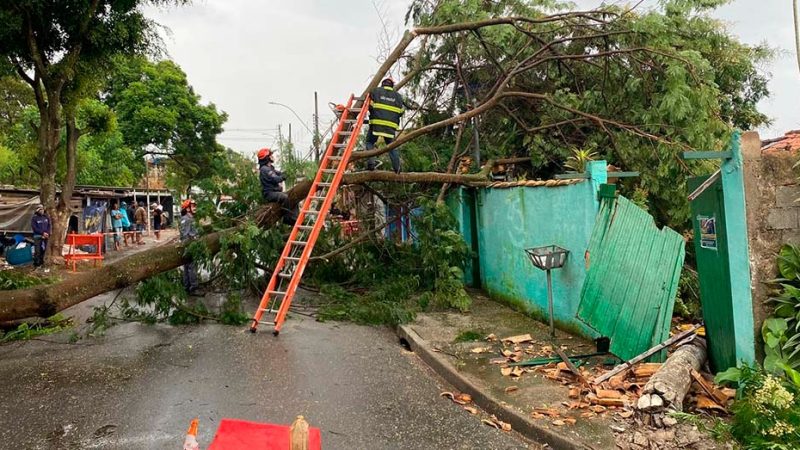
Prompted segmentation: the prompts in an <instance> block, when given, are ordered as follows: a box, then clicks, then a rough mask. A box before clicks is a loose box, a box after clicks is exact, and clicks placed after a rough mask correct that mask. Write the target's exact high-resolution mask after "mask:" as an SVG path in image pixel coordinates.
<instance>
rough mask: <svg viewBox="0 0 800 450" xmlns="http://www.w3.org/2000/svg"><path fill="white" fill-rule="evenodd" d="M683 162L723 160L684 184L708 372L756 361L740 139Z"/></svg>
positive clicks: (687, 156)
mask: <svg viewBox="0 0 800 450" xmlns="http://www.w3.org/2000/svg"><path fill="white" fill-rule="evenodd" d="M684 158H685V159H712V158H713V159H722V163H721V164H720V169H719V170H718V171H717V172H716V173H714V174H713V175H711V176H710V177H696V178H690V179H689V180H688V187H689V191H690V192H691V194H690V195H689V200H690V201H691V209H692V226H693V228H694V249H695V256H696V260H697V273H698V278H699V281H700V298H701V301H702V304H703V320H704V321H705V325H706V336H707V339H708V356H709V359H710V361H711V368H712V369H713V370H715V371H723V370H725V369H727V368H729V367H735V366H736V365H737V364H738V363H741V362H746V363H753V362H754V361H755V336H754V334H755V333H754V326H753V303H752V297H751V286H750V256H749V248H748V239H747V220H746V211H745V196H744V177H743V161H742V154H741V149H740V147H739V135H738V133H734V135H733V138H732V139H731V145H730V147H729V149H728V150H727V151H724V152H687V153H684Z"/></svg>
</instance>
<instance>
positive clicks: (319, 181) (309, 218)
mask: <svg viewBox="0 0 800 450" xmlns="http://www.w3.org/2000/svg"><path fill="white" fill-rule="evenodd" d="M368 110H369V95H366V96H365V98H364V99H361V98H356V97H354V96H352V95H351V96H350V100H348V102H347V106H346V107H345V109H344V110H343V111H342V115H341V117H340V118H339V126H338V127H337V128H336V131H335V132H334V134H333V137H332V138H331V141H330V144H328V148H327V149H326V150H325V155H324V156H323V158H322V160H321V161H320V165H319V170H318V171H317V176H316V177H314V182H313V183H312V184H311V189H310V190H309V191H308V196H307V197H306V199H305V201H304V202H303V206H302V208H301V209H300V212H299V215H298V216H297V222H295V224H294V227H293V228H292V232H291V234H289V240H288V241H286V246H285V247H284V248H283V253H281V257H280V258H279V259H278V262H277V264H276V265H275V271H274V272H273V273H272V278H270V280H269V284H268V285H267V290H266V291H264V295H263V296H262V297H261V303H260V304H259V305H258V309H257V310H256V313H255V315H254V316H253V323H252V324H251V325H250V331H252V332H253V333H255V332H256V329H257V328H258V325H259V324H267V325H272V326H273V327H274V329H273V332H272V334H274V335H275V336H277V335H278V333H280V331H281V326H282V325H283V322H284V321H285V320H286V313H287V312H288V311H289V306H290V305H291V303H292V298H294V294H295V291H296V290H297V287H298V286H299V285H300V279H301V278H302V277H303V271H304V270H305V268H306V264H308V259H309V258H310V257H311V253H312V252H313V251H314V244H315V243H316V242H317V237H318V236H319V233H320V231H321V230H322V227H323V226H324V225H325V218H326V217H327V215H328V211H330V209H331V205H332V204H333V199H334V197H336V191H337V190H338V189H339V183H340V182H341V181H342V176H343V175H344V171H345V168H346V167H347V163H348V161H349V160H350V154H351V153H352V152H353V148H354V147H355V145H356V142H357V141H358V136H359V133H360V132H361V124H362V123H363V121H364V118H365V117H366V115H367V111H368ZM264 314H267V315H268V316H270V317H271V318H272V320H271V321H270V320H262V318H263V316H264ZM273 315H274V316H273Z"/></svg>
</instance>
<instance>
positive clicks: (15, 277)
mask: <svg viewBox="0 0 800 450" xmlns="http://www.w3.org/2000/svg"><path fill="white" fill-rule="evenodd" d="M52 282H53V279H52V278H51V277H43V276H37V275H32V274H26V273H24V272H21V271H19V270H3V271H0V291H10V290H14V289H25V288H29V287H33V286H38V285H41V284H50V283H52Z"/></svg>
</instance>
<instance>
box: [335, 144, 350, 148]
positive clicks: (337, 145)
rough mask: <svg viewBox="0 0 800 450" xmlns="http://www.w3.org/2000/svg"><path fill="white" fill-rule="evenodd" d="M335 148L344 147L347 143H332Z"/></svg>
mask: <svg viewBox="0 0 800 450" xmlns="http://www.w3.org/2000/svg"><path fill="white" fill-rule="evenodd" d="M333 146H334V147H335V148H344V147H347V144H333Z"/></svg>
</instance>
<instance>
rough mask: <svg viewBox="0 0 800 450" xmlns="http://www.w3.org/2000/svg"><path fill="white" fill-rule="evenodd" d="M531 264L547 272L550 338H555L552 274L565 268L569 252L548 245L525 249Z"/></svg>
mask: <svg viewBox="0 0 800 450" xmlns="http://www.w3.org/2000/svg"><path fill="white" fill-rule="evenodd" d="M525 253H526V254H527V255H528V258H529V259H530V260H531V263H532V264H533V265H534V266H535V267H536V268H538V269H541V270H544V271H545V272H547V306H548V308H549V310H550V336H551V337H555V335H556V328H555V325H554V324H553V279H552V276H551V274H550V271H551V270H552V269H558V268H561V267H564V263H565V262H566V261H567V255H569V250H567V249H565V248H561V247H559V246H557V245H547V246H544V247H535V248H527V249H525Z"/></svg>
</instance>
